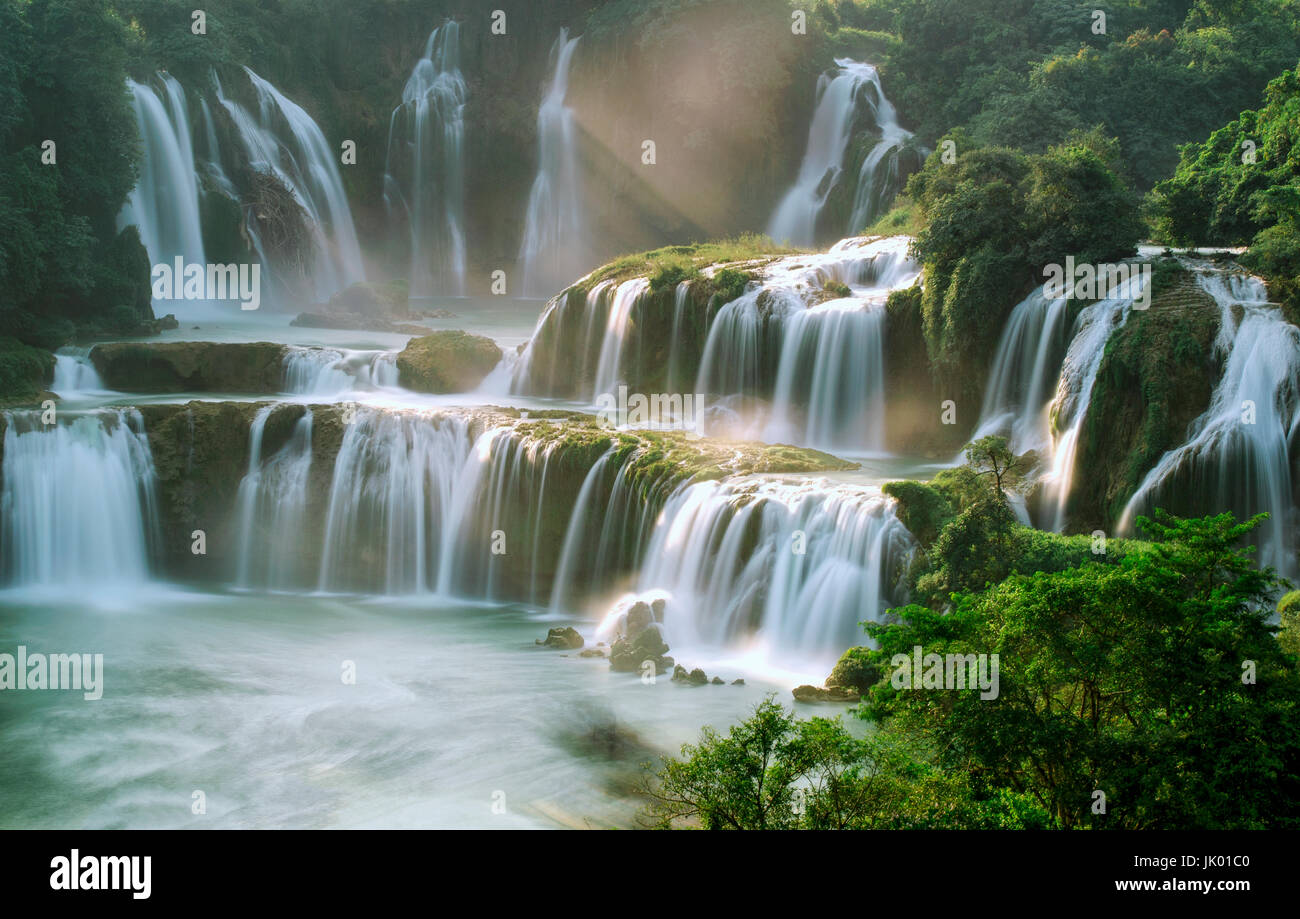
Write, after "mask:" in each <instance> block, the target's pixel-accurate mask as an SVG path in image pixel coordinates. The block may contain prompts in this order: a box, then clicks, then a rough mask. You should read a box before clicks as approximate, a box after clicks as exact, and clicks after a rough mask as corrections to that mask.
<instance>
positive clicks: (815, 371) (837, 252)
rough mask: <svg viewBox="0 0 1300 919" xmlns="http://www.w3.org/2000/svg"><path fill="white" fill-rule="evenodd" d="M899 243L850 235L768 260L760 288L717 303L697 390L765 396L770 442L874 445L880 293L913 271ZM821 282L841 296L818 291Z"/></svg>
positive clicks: (879, 403)
mask: <svg viewBox="0 0 1300 919" xmlns="http://www.w3.org/2000/svg"><path fill="white" fill-rule="evenodd" d="M907 244H908V240H907V238H906V237H901V236H900V237H890V238H886V239H879V240H865V239H848V240H843V241H841V242H840V243H837V244H836V245H835V246H834V247H832V249H831V250H830V251H829V252H828V253H826V254H825V255H819V256H804V257H792V258H786V259H780V260H778V261H777V262H776V263H774V264H773V265H770V266H768V268H767V269H766V271H765V277H764V279H763V281H762V283H761V284H760V285H759V286H757V287H754V288H752V289H751V290H749V291H747V292H746V293H745V294H744V295H742V296H741V297H740V298H739V299H737V300H733V301H732V302H731V303H728V304H726V305H725V306H723V307H722V308H721V309H720V310H719V311H718V314H717V317H716V318H715V319H714V321H713V324H712V326H711V327H710V329H709V334H708V338H707V339H706V341H705V345H704V351H703V357H702V359H701V362H700V371H699V376H698V378H697V379H696V383H695V391H696V392H701V393H708V394H710V395H714V396H722V397H731V396H737V395H739V396H760V397H766V396H768V395H769V394H770V395H772V396H773V404H772V410H771V414H770V417H769V418H768V420H767V424H766V427H765V428H763V429H762V434H763V436H764V438H765V439H768V440H794V441H797V442H800V443H805V444H811V445H815V446H821V447H827V448H832V449H841V450H844V449H847V450H854V451H862V452H868V453H871V452H880V451H882V450H883V449H884V435H885V431H884V409H885V404H884V398H885V396H884V361H885V349H884V309H885V301H886V300H887V299H888V296H889V292H890V291H892V290H897V289H899V288H905V287H910V286H911V285H912V284H913V283H915V281H916V279H917V277H918V275H919V269H918V267H917V265H916V263H915V262H913V261H912V260H911V259H909V258H908V257H907ZM828 284H843V285H845V286H847V287H848V288H849V295H848V296H847V297H844V296H836V297H833V298H832V299H829V300H827V299H825V293H824V292H825V290H826V288H827V285H828ZM818 301H820V302H818ZM706 432H707V430H706Z"/></svg>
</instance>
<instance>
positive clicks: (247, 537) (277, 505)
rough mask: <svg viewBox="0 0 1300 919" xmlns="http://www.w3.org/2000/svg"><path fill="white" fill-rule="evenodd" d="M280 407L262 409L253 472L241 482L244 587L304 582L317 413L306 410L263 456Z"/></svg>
mask: <svg viewBox="0 0 1300 919" xmlns="http://www.w3.org/2000/svg"><path fill="white" fill-rule="evenodd" d="M277 408H279V406H276V405H268V406H266V407H264V408H262V409H260V410H259V411H258V413H257V415H256V416H255V417H254V419H253V424H252V427H251V429H250V431H249V434H250V436H249V453H248V472H247V474H246V475H245V476H244V479H243V481H241V482H240V483H239V494H238V496H237V497H236V499H235V501H236V505H237V506H238V509H239V519H238V524H237V527H238V531H239V561H238V567H237V571H236V577H235V583H236V584H237V585H238V586H240V587H244V588H247V587H254V586H256V587H269V588H272V589H278V590H287V589H291V588H294V587H298V586H300V585H301V583H302V578H301V574H302V567H303V561H302V559H303V550H304V549H305V548H306V547H307V545H308V542H309V541H308V539H307V538H306V533H305V532H304V519H305V514H306V510H307V475H308V473H309V472H310V471H311V427H312V415H311V412H310V411H304V412H303V414H302V417H301V418H299V419H298V421H297V422H295V424H294V427H293V432H292V433H291V434H290V436H289V439H288V440H287V441H286V442H285V443H284V445H283V446H281V447H280V449H279V450H277V451H276V452H275V453H273V454H272V455H270V456H267V457H265V458H264V457H263V456H262V439H263V435H264V434H265V431H266V422H267V419H269V418H270V417H271V415H272V413H273V412H274V411H275V410H276V409H277Z"/></svg>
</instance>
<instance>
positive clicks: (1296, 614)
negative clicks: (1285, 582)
mask: <svg viewBox="0 0 1300 919" xmlns="http://www.w3.org/2000/svg"><path fill="white" fill-rule="evenodd" d="M1277 614H1278V618H1279V619H1281V626H1282V628H1281V631H1279V632H1278V633H1277V640H1278V643H1279V644H1280V645H1282V650H1284V651H1286V652H1287V653H1288V654H1296V655H1300V590H1293V591H1291V592H1290V593H1289V594H1287V595H1286V596H1284V597H1283V598H1282V599H1281V600H1280V601H1279V602H1278V604H1277Z"/></svg>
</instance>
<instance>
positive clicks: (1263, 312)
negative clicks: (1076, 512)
mask: <svg viewBox="0 0 1300 919" xmlns="http://www.w3.org/2000/svg"><path fill="white" fill-rule="evenodd" d="M1197 281H1198V283H1199V284H1200V285H1201V287H1202V288H1203V289H1204V290H1205V291H1206V292H1207V293H1209V294H1210V296H1212V297H1213V298H1214V299H1215V301H1216V302H1217V303H1218V304H1219V309H1220V313H1221V318H1220V325H1219V336H1218V339H1217V341H1216V344H1215V349H1216V352H1217V353H1218V355H1219V358H1220V360H1221V361H1222V364H1223V372H1222V375H1221V376H1220V378H1219V382H1218V384H1217V385H1216V386H1215V388H1214V392H1213V395H1212V396H1211V399H1210V406H1209V408H1208V409H1207V410H1206V411H1205V413H1204V414H1202V415H1201V416H1200V417H1198V418H1197V419H1196V420H1195V421H1194V422H1192V425H1191V427H1190V429H1189V432H1188V439H1187V442H1186V443H1184V444H1183V445H1182V446H1180V447H1178V448H1177V449H1175V450H1171V451H1169V452H1168V453H1166V454H1165V455H1164V456H1162V457H1161V458H1160V460H1159V461H1158V462H1157V463H1156V465H1155V466H1154V467H1153V468H1152V469H1151V471H1150V472H1148V473H1147V475H1146V477H1145V478H1144V479H1143V481H1142V484H1141V485H1140V486H1138V489H1137V491H1136V492H1135V493H1134V494H1133V497H1132V498H1130V499H1129V502H1128V504H1127V505H1126V506H1125V508H1124V513H1123V515H1122V517H1121V519H1120V524H1119V526H1120V530H1121V531H1122V532H1131V531H1132V529H1133V525H1134V519H1135V518H1136V517H1137V516H1138V515H1139V514H1143V513H1146V512H1148V511H1149V510H1150V509H1151V508H1154V507H1161V506H1164V502H1167V501H1169V500H1170V499H1171V498H1175V496H1176V495H1184V496H1187V497H1185V498H1183V499H1182V501H1181V503H1182V504H1183V505H1186V506H1185V507H1180V508H1177V510H1179V511H1180V512H1190V513H1215V512H1221V511H1223V510H1225V509H1231V510H1233V511H1234V512H1235V513H1236V514H1237V515H1238V516H1239V517H1245V516H1248V515H1253V514H1256V513H1259V512H1260V511H1267V512H1268V513H1269V519H1268V520H1267V521H1266V522H1265V523H1264V524H1262V526H1261V527H1260V528H1259V529H1258V530H1257V531H1256V535H1257V537H1258V542H1259V561H1260V563H1261V564H1263V565H1271V566H1273V567H1274V568H1276V569H1278V571H1280V572H1281V573H1282V574H1283V575H1285V576H1287V577H1293V578H1294V577H1296V576H1297V574H1300V565H1297V559H1296V553H1297V550H1298V549H1300V540H1297V536H1296V534H1297V531H1298V528H1300V519H1298V518H1300V513H1298V512H1297V509H1296V505H1295V500H1294V487H1295V483H1294V482H1293V480H1292V474H1291V456H1290V455H1289V451H1290V450H1291V449H1294V447H1293V445H1294V444H1296V442H1297V437H1298V436H1300V329H1297V328H1296V327H1295V326H1293V325H1291V324H1290V323H1288V322H1287V321H1286V319H1285V318H1284V317H1283V315H1282V311H1281V310H1280V309H1279V308H1278V307H1276V306H1274V305H1272V304H1269V303H1268V302H1267V299H1268V296H1267V291H1266V290H1265V288H1264V285H1263V283H1262V282H1261V281H1259V280H1258V279H1256V278H1252V277H1247V276H1244V275H1229V276H1224V275H1223V274H1221V273H1217V272H1216V273H1200V272H1198V274H1197ZM1175 499H1176V498H1175ZM1170 509H1171V510H1173V509H1175V508H1170Z"/></svg>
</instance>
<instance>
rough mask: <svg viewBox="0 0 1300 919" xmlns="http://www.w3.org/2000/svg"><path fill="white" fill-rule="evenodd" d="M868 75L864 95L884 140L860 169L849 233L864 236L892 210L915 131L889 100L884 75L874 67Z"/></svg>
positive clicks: (881, 140)
mask: <svg viewBox="0 0 1300 919" xmlns="http://www.w3.org/2000/svg"><path fill="white" fill-rule="evenodd" d="M864 66H866V67H868V73H867V74H866V82H867V87H868V88H867V89H866V90H865V91H864V92H863V95H865V96H866V101H867V104H868V105H869V106H871V110H872V116H873V119H874V121H875V123H876V128H877V130H879V131H880V140H878V141H877V142H876V145H875V146H874V147H872V148H871V151H870V152H869V153H868V154H867V157H866V159H864V160H863V161H862V167H861V169H859V170H858V188H857V192H856V194H855V195H854V198H853V214H852V216H851V217H850V218H849V225H848V227H847V232H848V233H850V234H853V233H861V232H862V231H863V230H864V229H866V228H867V227H869V226H870V225H871V223H872V222H873V221H874V220H875V219H876V218H877V217H880V216H881V215H882V214H884V213H885V212H886V211H887V210H889V206H890V205H891V204H893V203H894V198H895V196H897V194H898V191H899V187H900V185H901V182H902V178H903V176H902V171H901V168H900V164H899V161H898V160H899V155H900V154H901V152H902V149H903V146H904V145H905V144H906V143H907V142H908V141H909V140H910V139H911V137H912V132H911V131H908V130H906V129H905V128H904V127H903V126H902V125H900V124H899V123H898V112H897V111H896V110H895V109H894V106H893V104H892V103H891V102H890V101H889V100H888V99H886V98H885V91H884V89H883V88H882V87H881V85H880V74H879V73H878V72H877V71H876V68H874V67H871V66H870V65H864Z"/></svg>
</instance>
